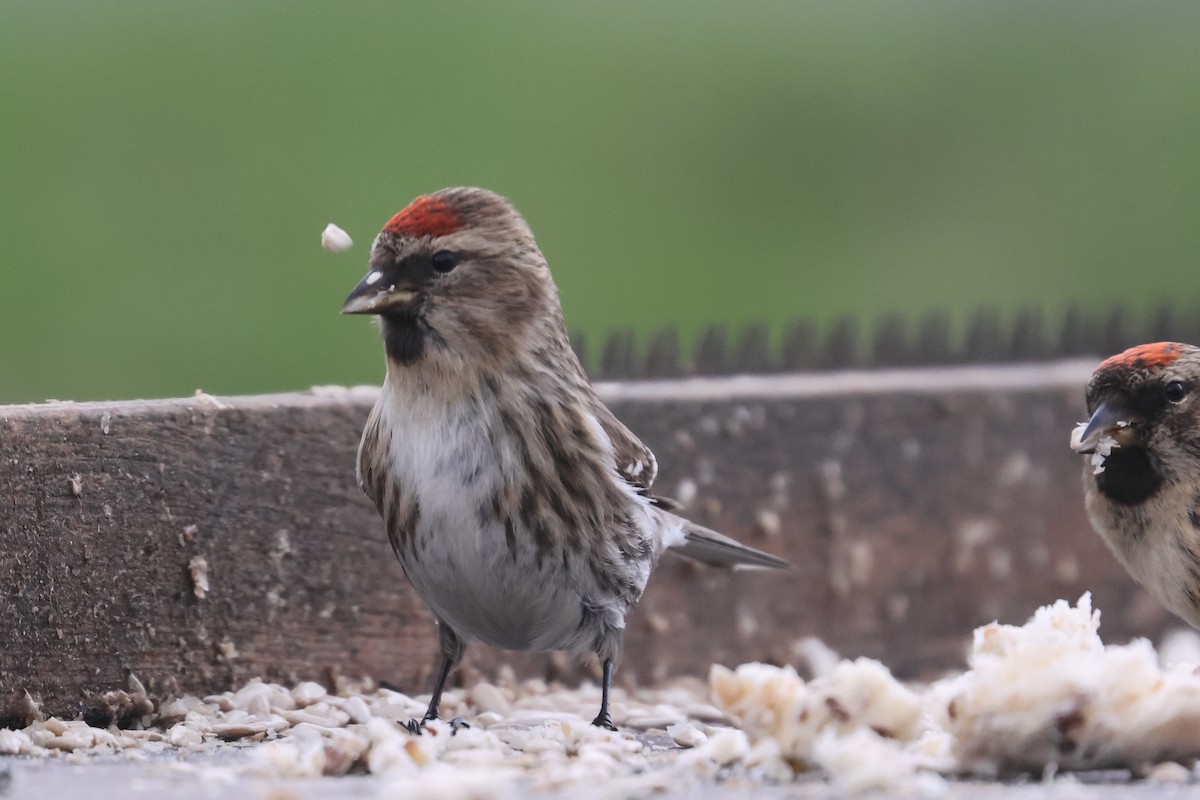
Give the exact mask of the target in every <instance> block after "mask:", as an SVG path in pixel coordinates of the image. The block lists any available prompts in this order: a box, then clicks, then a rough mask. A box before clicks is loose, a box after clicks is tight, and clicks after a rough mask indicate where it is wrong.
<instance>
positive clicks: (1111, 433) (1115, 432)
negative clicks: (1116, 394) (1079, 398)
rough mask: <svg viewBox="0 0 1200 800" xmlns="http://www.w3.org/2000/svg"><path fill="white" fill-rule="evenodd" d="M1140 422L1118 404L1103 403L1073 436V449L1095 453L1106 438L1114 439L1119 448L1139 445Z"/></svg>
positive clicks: (1078, 451)
mask: <svg viewBox="0 0 1200 800" xmlns="http://www.w3.org/2000/svg"><path fill="white" fill-rule="evenodd" d="M1138 422H1139V420H1138V419H1136V418H1135V417H1134V416H1132V415H1131V414H1130V413H1129V412H1128V411H1126V410H1125V409H1124V408H1122V407H1121V406H1120V405H1118V404H1116V403H1101V404H1100V405H1099V406H1097V407H1096V413H1094V414H1092V418H1091V419H1090V420H1088V421H1087V423H1086V425H1080V427H1078V428H1076V429H1075V431H1074V432H1072V434H1071V449H1072V450H1074V451H1075V452H1076V453H1084V454H1087V453H1094V452H1096V446H1097V445H1098V444H1099V443H1100V441H1101V440H1102V439H1104V438H1105V437H1112V438H1113V439H1114V440H1115V441H1116V443H1117V446H1118V447H1131V446H1132V445H1134V444H1137V439H1138V432H1137V428H1138Z"/></svg>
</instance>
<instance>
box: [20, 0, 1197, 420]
mask: <svg viewBox="0 0 1200 800" xmlns="http://www.w3.org/2000/svg"><path fill="white" fill-rule="evenodd" d="M1197 31H1200V3H1195V2H1190V1H1189V2H1158V3H1154V4H1145V3H1132V2H1130V3H1112V2H1103V1H1099V2H1098V1H1095V0H1088V2H1072V3H1061V2H1054V3H1048V2H1044V0H1038V1H1037V2H1004V3H984V2H978V3H962V2H926V1H924V0H919V1H917V2H904V3H898V2H893V1H892V0H887V2H842V1H841V0H826V1H825V2H811V3H800V2H758V3H734V2H712V1H710V2H689V3H682V2H672V3H666V2H664V3H657V4H651V3H643V2H606V3H590V4H585V3H566V2H531V1H530V0H522V1H521V2H513V3H506V4H499V3H484V2H479V3H420V4H415V3H413V4H410V3H396V2H382V1H379V2H356V1H351V2H338V3H334V2H286V3H285V2H247V0H236V1H235V0H206V1H204V2H191V3H184V2H167V1H164V2H148V1H147V0H139V1H138V2H134V1H133V0H54V2H45V1H41V2H13V0H8V1H7V2H5V3H3V6H2V10H0V186H2V187H3V188H2V189H0V204H2V205H0V247H2V248H3V261H2V263H0V270H2V271H3V272H2V276H3V280H2V282H0V402H18V401H27V400H40V399H43V398H47V397H56V398H72V399H95V398H126V397H135V396H163V395H185V394H190V393H191V392H192V391H193V390H195V389H196V388H198V387H200V388H203V389H204V390H206V391H209V392H214V393H221V394H226V393H247V392H264V391H276V390H284V389H294V388H304V387H307V386H309V385H311V384H315V383H362V382H378V381H379V379H380V377H381V373H382V362H381V354H380V348H379V345H378V343H377V341H376V339H375V334H374V331H373V330H372V329H371V326H370V325H369V324H368V323H367V322H366V321H365V320H363V319H357V318H354V319H351V318H342V317H339V315H338V313H337V312H338V308H339V305H340V303H341V301H342V299H343V298H344V297H345V295H346V293H347V292H348V291H349V290H350V288H351V287H352V286H353V285H354V284H355V283H356V282H357V281H358V280H359V279H360V278H361V276H362V273H363V272H364V262H365V257H366V251H367V246H368V245H369V243H370V240H371V238H372V236H373V234H374V232H375V231H377V230H378V229H379V227H380V226H381V225H382V224H383V223H384V222H385V221H386V220H387V219H388V217H389V216H390V215H391V214H392V213H393V212H395V211H396V210H398V209H399V208H400V207H402V206H403V205H405V204H406V203H407V202H408V200H409V199H411V198H412V197H413V196H414V195H416V194H419V193H421V192H425V191H430V190H433V189H437V188H439V187H442V186H446V185H453V184H477V185H482V186H487V187H490V188H493V189H496V190H498V191H500V192H502V193H504V194H507V195H509V196H510V197H511V198H512V199H513V200H514V201H515V202H516V204H517V206H518V208H520V209H521V210H522V211H523V212H524V214H525V215H526V217H527V218H528V219H529V220H530V222H531V224H532V225H533V228H534V231H535V232H536V233H537V235H538V237H539V241H540V242H541V244H542V246H543V249H544V250H545V252H546V254H547V256H548V257H549V259H550V263H551V265H552V266H553V268H554V270H555V275H556V277H557V280H558V283H559V286H560V289H561V292H562V295H563V300H564V305H565V310H566V314H567V318H568V322H569V324H570V326H571V327H572V328H573V329H577V330H582V331H584V332H585V333H586V334H587V336H588V338H589V340H590V341H596V340H598V339H599V337H601V336H602V334H603V333H604V332H605V331H607V330H610V329H613V328H620V327H630V328H633V329H634V330H636V331H637V332H638V333H639V334H640V335H642V336H645V335H646V334H648V333H649V332H651V331H653V330H656V329H658V328H662V327H664V326H676V327H677V328H678V329H679V330H680V331H681V333H682V335H683V336H684V337H685V339H686V338H687V337H690V336H692V335H694V334H695V332H696V331H697V330H698V329H699V328H700V327H701V326H703V325H704V324H705V323H709V322H722V323H725V324H727V325H729V326H731V327H735V328H736V327H737V326H739V325H743V324H745V323H748V322H753V321H765V322H767V323H769V324H770V325H771V326H772V328H773V330H775V331H776V332H778V331H779V330H780V329H781V328H782V326H783V325H784V324H785V323H787V322H788V321H790V320H792V319H794V318H796V317H802V316H809V317H812V318H813V319H815V320H816V321H817V322H819V323H821V324H828V323H829V322H830V321H831V320H833V319H834V318H836V317H838V316H840V315H843V314H852V315H855V316H856V317H859V318H861V319H862V320H864V322H865V323H867V324H868V327H869V324H870V323H871V322H872V321H874V320H878V319H880V317H881V315H883V314H886V313H889V312H902V313H905V314H909V315H918V314H920V313H923V312H925V311H927V310H929V309H933V308H939V307H945V308H948V309H950V310H951V312H952V314H953V318H954V320H955V324H956V326H958V327H959V328H960V329H961V327H962V325H963V321H964V319H965V316H966V314H967V313H968V312H969V311H970V310H971V309H974V308H975V307H977V306H980V305H982V304H993V305H995V306H996V307H997V308H999V309H1000V310H1001V312H1003V313H1004V314H1006V315H1010V316H1011V315H1012V314H1014V313H1015V312H1016V310H1017V309H1019V308H1022V307H1028V306H1034V307H1038V308H1041V309H1044V310H1045V311H1046V312H1047V313H1048V314H1049V315H1050V317H1051V319H1053V317H1054V315H1059V314H1061V313H1062V312H1063V309H1065V308H1066V307H1067V306H1068V305H1069V304H1072V303H1077V304H1082V305H1083V306H1084V307H1086V308H1089V309H1095V310H1097V311H1098V312H1099V311H1102V310H1106V309H1108V308H1110V307H1114V306H1119V307H1126V308H1129V309H1131V310H1133V312H1134V313H1136V314H1148V313H1149V311H1150V309H1152V308H1153V307H1155V306H1156V305H1157V304H1158V303H1160V302H1162V301H1163V300H1164V299H1171V300H1173V301H1174V302H1175V303H1176V304H1177V307H1178V308H1179V309H1180V310H1181V311H1182V312H1183V313H1184V314H1189V313H1194V309H1196V308H1197V307H1200V279H1198V277H1197V274H1196V266H1197V263H1200V258H1198V257H1200V224H1198V214H1200V47H1198V46H1197V44H1196V42H1197ZM328 222H336V223H338V224H339V225H341V226H342V227H344V228H345V229H347V230H348V231H349V232H350V233H351V234H352V235H353V236H354V238H355V240H356V246H355V248H354V249H353V250H352V251H351V252H350V253H348V254H345V255H341V256H334V255H331V254H328V253H325V252H324V251H322V250H321V249H320V247H319V246H318V239H319V234H320V232H321V229H322V228H323V227H324V226H325V224H326V223H328Z"/></svg>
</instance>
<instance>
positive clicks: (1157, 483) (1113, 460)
mask: <svg viewBox="0 0 1200 800" xmlns="http://www.w3.org/2000/svg"><path fill="white" fill-rule="evenodd" d="M1162 485H1163V476H1162V474H1161V473H1160V472H1159V471H1158V469H1157V468H1156V467H1155V465H1154V463H1153V462H1151V460H1150V456H1149V454H1148V453H1147V452H1146V449H1145V448H1143V447H1135V448H1132V449H1128V450H1113V451H1112V453H1111V454H1110V455H1109V456H1108V458H1106V459H1104V472H1101V473H1100V474H1099V475H1097V476H1096V486H1097V487H1098V488H1099V489H1100V493H1101V494H1103V495H1104V496H1105V497H1107V498H1108V499H1109V500H1112V501H1113V502H1114V503H1120V504H1121V505H1125V506H1135V505H1138V504H1139V503H1143V502H1145V501H1146V500H1149V499H1150V498H1151V497H1153V496H1154V495H1155V494H1157V493H1158V490H1159V489H1161V488H1162Z"/></svg>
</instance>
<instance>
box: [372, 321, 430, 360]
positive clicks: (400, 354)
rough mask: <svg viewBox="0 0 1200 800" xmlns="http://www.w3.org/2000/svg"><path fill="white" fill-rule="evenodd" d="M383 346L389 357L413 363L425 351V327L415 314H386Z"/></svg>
mask: <svg viewBox="0 0 1200 800" xmlns="http://www.w3.org/2000/svg"><path fill="white" fill-rule="evenodd" d="M382 318H383V346H384V349H385V350H386V351H387V354H388V358H390V359H392V360H393V361H395V362H396V363H398V364H412V363H413V362H414V361H417V360H418V359H420V358H421V356H422V355H423V354H424V353H425V339H426V335H425V329H424V326H422V325H421V323H420V321H419V320H418V319H417V317H416V316H415V315H413V314H384V315H383V316H382Z"/></svg>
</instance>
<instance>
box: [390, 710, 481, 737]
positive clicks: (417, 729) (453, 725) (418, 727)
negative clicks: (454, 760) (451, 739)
mask: <svg viewBox="0 0 1200 800" xmlns="http://www.w3.org/2000/svg"><path fill="white" fill-rule="evenodd" d="M436 719H439V718H438V717H431V716H428V715H426V716H425V717H423V718H422V719H421V721H420V722H418V721H417V720H415V719H410V720H409V721H408V722H406V723H404V729H405V730H406V731H408V732H409V733H411V734H412V735H413V736H420V735H421V734H422V733H423V732H424V731H425V726H426V725H428V724H429V723H430V722H433V721H434V720H436ZM448 724H449V725H450V735H451V736H453V735H454V734H456V733H458V729H459V728H469V727H471V725H470V723H468V722H467V721H466V720H465V719H463V718H462V717H454V718H453V719H451V720H450V722H449V723H448Z"/></svg>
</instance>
